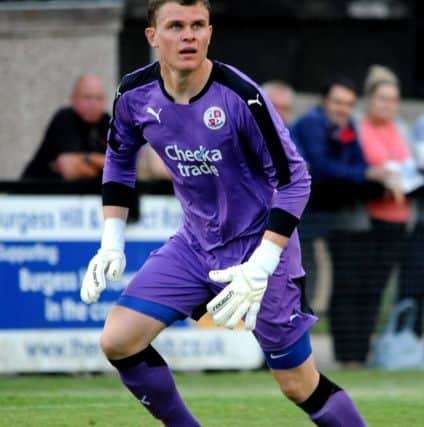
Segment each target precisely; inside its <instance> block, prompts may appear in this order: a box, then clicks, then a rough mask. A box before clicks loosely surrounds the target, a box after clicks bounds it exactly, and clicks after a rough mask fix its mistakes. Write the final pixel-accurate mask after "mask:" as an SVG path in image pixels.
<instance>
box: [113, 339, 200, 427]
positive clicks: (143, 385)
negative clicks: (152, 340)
mask: <svg viewBox="0 0 424 427" xmlns="http://www.w3.org/2000/svg"><path fill="white" fill-rule="evenodd" d="M111 363H112V364H113V365H114V366H115V367H116V368H117V369H118V371H119V375H120V376H121V380H122V382H123V383H124V384H125V385H126V386H127V388H128V389H129V390H130V391H131V393H132V394H133V395H134V396H135V397H136V398H137V400H138V401H139V402H140V403H141V404H142V405H143V406H144V407H145V408H146V409H147V410H148V411H149V412H150V413H151V414H152V415H153V416H154V417H155V418H158V419H159V420H161V421H162V422H163V424H164V425H165V426H166V427H201V426H200V424H199V423H198V422H197V421H196V420H195V418H194V417H193V415H191V413H190V411H189V410H188V409H187V407H186V406H185V404H184V402H183V400H182V398H181V396H180V394H179V393H178V390H177V388H176V386H175V382H174V379H173V377H172V374H171V371H170V370H169V368H168V366H167V364H166V362H165V361H164V360H163V359H162V357H161V356H160V355H159V353H157V352H156V350H155V349H154V348H153V347H151V346H149V347H148V348H147V349H146V350H143V351H142V352H140V353H138V354H136V355H134V356H130V357H128V358H126V359H122V360H113V361H111Z"/></svg>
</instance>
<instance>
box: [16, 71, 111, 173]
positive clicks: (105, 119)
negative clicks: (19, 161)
mask: <svg viewBox="0 0 424 427" xmlns="http://www.w3.org/2000/svg"><path fill="white" fill-rule="evenodd" d="M104 108H105V93H104V88H103V84H102V83H101V81H100V80H99V78H98V77H96V76H94V75H89V74H86V75H82V76H81V77H80V78H79V79H78V80H77V81H76V83H75V85H74V88H73V91H72V95H71V105H70V106H69V107H64V108H61V109H60V110H59V111H58V112H57V113H56V114H55V115H54V117H53V119H52V120H51V122H50V124H49V126H48V128H47V131H46V133H45V136H44V139H43V141H42V143H41V145H40V147H39V148H38V150H37V152H36V154H35V156H34V157H33V159H32V160H31V161H30V162H29V164H28V165H27V166H26V168H25V170H24V172H23V175H22V178H23V179H25V180H26V179H54V180H64V181H74V180H78V179H100V177H101V174H102V170H103V164H104V152H105V149H106V135H107V130H108V124H109V120H110V116H109V115H108V114H107V113H105V111H104Z"/></svg>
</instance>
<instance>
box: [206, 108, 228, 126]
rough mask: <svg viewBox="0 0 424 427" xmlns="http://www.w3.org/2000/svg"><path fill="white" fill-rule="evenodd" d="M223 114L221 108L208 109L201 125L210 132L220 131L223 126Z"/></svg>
mask: <svg viewBox="0 0 424 427" xmlns="http://www.w3.org/2000/svg"><path fill="white" fill-rule="evenodd" d="M225 120H226V117H225V113H224V110H223V109H222V108H219V107H209V108H208V109H207V110H206V111H205V113H204V114H203V123H204V124H205V125H206V127H208V128H209V129H212V130H218V129H221V128H222V126H224V125H225Z"/></svg>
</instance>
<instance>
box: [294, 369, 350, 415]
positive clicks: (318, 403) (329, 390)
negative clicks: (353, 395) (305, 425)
mask: <svg viewBox="0 0 424 427" xmlns="http://www.w3.org/2000/svg"><path fill="white" fill-rule="evenodd" d="M340 390H342V389H341V388H340V387H339V386H338V385H337V384H334V383H333V382H332V381H330V380H329V379H328V378H327V377H326V376H325V375H323V374H321V373H320V377H319V383H318V386H317V388H316V389H315V390H314V391H313V393H312V394H311V395H310V396H309V397H308V398H307V399H306V400H305V401H304V402H303V403H300V404H299V405H297V406H299V407H300V408H302V409H303V410H304V411H305V412H306V413H308V414H309V415H312V414H315V413H316V412H318V411H319V410H320V409H322V408H323V406H324V405H325V404H326V402H327V400H328V399H329V397H330V396H331V395H333V394H334V393H337V392H338V391H340Z"/></svg>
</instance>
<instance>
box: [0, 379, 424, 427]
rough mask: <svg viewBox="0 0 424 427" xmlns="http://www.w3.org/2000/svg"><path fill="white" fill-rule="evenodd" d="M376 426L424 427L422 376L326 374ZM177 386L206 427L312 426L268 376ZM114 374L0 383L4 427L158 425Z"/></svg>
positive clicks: (191, 381)
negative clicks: (348, 394) (345, 391)
mask: <svg viewBox="0 0 424 427" xmlns="http://www.w3.org/2000/svg"><path fill="white" fill-rule="evenodd" d="M327 375H329V376H330V377H331V378H332V379H334V380H335V381H336V382H338V383H339V384H340V385H341V386H343V387H345V388H346V389H347V390H348V391H349V392H350V394H351V395H352V397H353V398H354V400H355V402H356V403H357V405H358V407H359V408H360V410H361V412H362V413H363V415H364V416H365V418H366V419H367V422H368V425H369V426H371V427H373V426H375V427H377V426H382V427H383V426H384V427H391V426H393V427H395V426H396V427H403V426H407V427H422V426H423V425H424V371H422V372H394V373H389V372H376V371H349V372H343V371H337V372H330V373H327ZM176 381H177V384H178V386H179V388H180V390H181V393H182V394H183V396H184V397H185V399H186V401H187V403H188V405H189V406H190V408H191V409H192V411H193V413H194V414H195V415H196V417H197V418H198V419H199V420H200V422H201V423H202V426H203V427H225V426H231V427H249V426H257V427H278V426H288V427H302V426H305V427H306V426H310V425H311V423H309V422H308V419H307V417H306V416H305V415H304V414H303V413H302V411H300V410H299V409H298V408H297V407H296V406H294V405H293V404H291V403H290V402H288V401H287V400H285V399H284V398H283V397H281V395H280V393H279V391H278V389H277V386H276V384H274V382H273V380H272V379H271V377H270V375H269V374H268V373H267V372H263V371H261V372H247V373H214V374H179V375H176ZM160 425H161V424H159V423H158V422H156V421H153V420H152V418H150V416H149V415H148V414H147V412H146V411H145V410H144V408H142V407H141V405H140V404H139V403H137V402H136V400H135V399H133V398H132V397H131V395H130V394H129V393H128V392H127V391H126V390H125V389H124V388H123V387H122V386H121V384H120V382H119V380H118V378H117V377H115V376H112V375H111V376H95V377H88V376H81V377H71V376H18V377H0V426H1V427H6V426H7V427H9V426H18V427H27V426H28V427H41V426H43V427H52V426H55V427H56V426H60V427H62V426H63V427H65V426H66V427H68V426H69V427H80V426H81V427H83V426H88V427H91V426H99V427H100V426H101V427H112V426H113V427H117V426H119V427H127V426H128V427H130V426H131V427H133V426H143V427H150V426H152V427H154V426H160Z"/></svg>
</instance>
